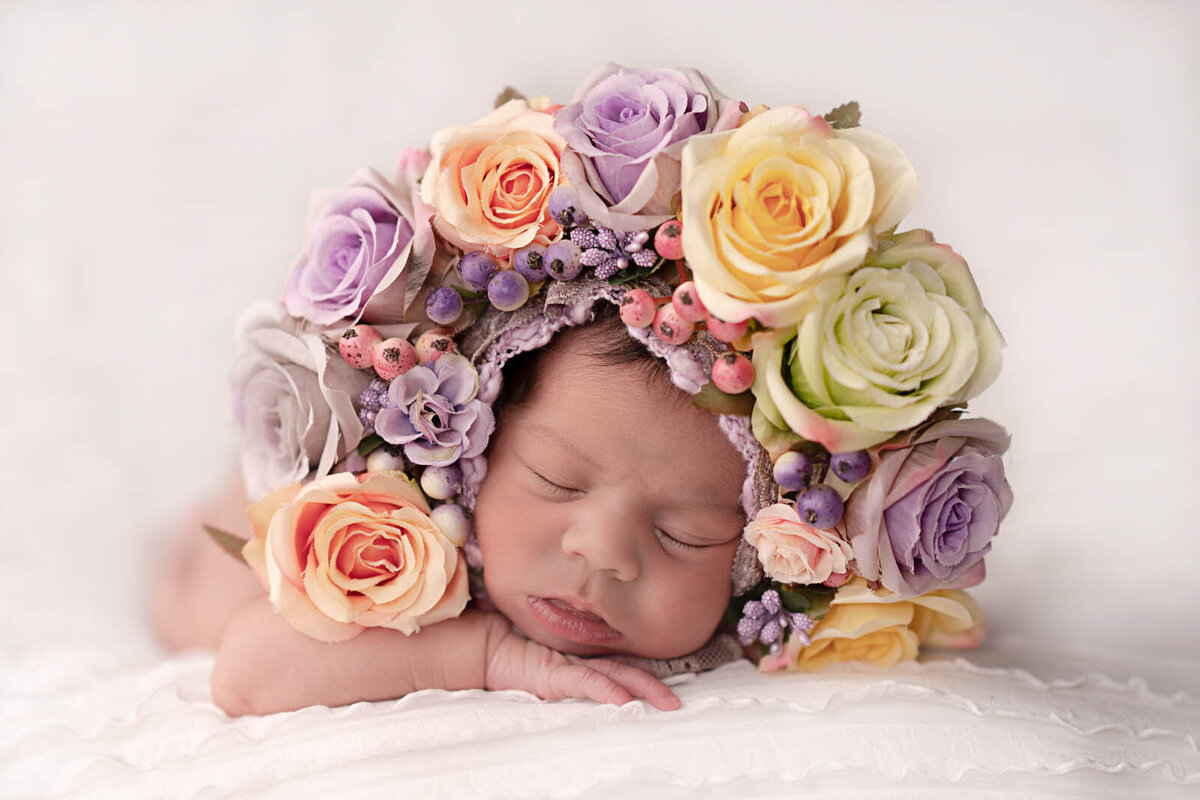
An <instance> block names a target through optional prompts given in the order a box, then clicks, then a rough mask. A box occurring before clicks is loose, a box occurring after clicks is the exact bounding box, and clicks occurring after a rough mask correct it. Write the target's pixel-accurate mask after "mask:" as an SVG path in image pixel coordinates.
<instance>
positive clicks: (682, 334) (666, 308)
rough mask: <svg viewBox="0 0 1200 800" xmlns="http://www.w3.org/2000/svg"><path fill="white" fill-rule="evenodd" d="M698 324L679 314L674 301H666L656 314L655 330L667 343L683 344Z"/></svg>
mask: <svg viewBox="0 0 1200 800" xmlns="http://www.w3.org/2000/svg"><path fill="white" fill-rule="evenodd" d="M695 330H696V326H695V325H694V324H692V323H691V322H688V321H687V320H686V319H684V318H683V317H681V316H679V312H678V311H676V310H675V306H674V304H672V303H664V304H663V305H662V306H660V307H659V309H658V312H657V313H656V314H655V315H654V332H655V333H656V334H658V338H660V339H662V340H663V341H664V342H666V343H667V344H683V343H684V342H686V341H687V340H688V337H690V336H691V335H692V333H693V332H694V331H695Z"/></svg>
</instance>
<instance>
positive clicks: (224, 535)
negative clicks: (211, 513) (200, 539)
mask: <svg viewBox="0 0 1200 800" xmlns="http://www.w3.org/2000/svg"><path fill="white" fill-rule="evenodd" d="M200 527H202V528H204V531H205V532H206V533H207V534H208V535H209V536H211V537H212V539H213V541H214V542H216V543H217V544H219V545H220V546H221V549H222V550H224V551H225V552H226V553H229V555H231V556H233V557H234V558H236V559H237V560H238V561H241V562H242V563H245V561H246V560H245V559H244V558H243V557H242V548H243V547H245V546H246V542H248V541H249V539H243V538H242V537H240V536H235V535H234V534H232V533H230V532H229V531H223V530H221V529H220V528H214V527H213V526H212V525H201V526H200Z"/></svg>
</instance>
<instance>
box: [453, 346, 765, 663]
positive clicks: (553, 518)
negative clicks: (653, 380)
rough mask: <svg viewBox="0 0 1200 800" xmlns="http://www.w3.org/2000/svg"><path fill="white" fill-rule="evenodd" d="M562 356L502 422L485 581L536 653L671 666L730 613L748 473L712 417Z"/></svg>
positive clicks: (490, 484)
mask: <svg viewBox="0 0 1200 800" xmlns="http://www.w3.org/2000/svg"><path fill="white" fill-rule="evenodd" d="M581 349H584V348H580V347H579V346H578V344H577V343H574V342H571V343H563V344H562V345H561V346H560V347H559V348H557V350H556V351H555V352H554V353H552V354H548V355H547V357H545V358H543V360H542V362H541V363H540V364H539V374H538V376H537V377H536V379H535V383H536V385H535V386H534V388H533V391H532V394H531V396H530V397H529V398H528V400H527V401H526V402H525V403H524V404H523V405H521V406H519V407H514V408H510V409H508V410H507V411H506V412H504V413H503V417H502V421H501V424H500V425H499V426H498V429H497V432H496V434H495V435H494V438H493V440H492V445H491V448H490V450H489V451H488V472H487V476H486V478H485V479H484V482H483V486H482V487H481V490H480V493H479V498H478V501H477V503H476V507H475V527H476V534H477V536H478V539H479V545H480V548H481V549H482V551H483V561H484V570H483V575H484V581H485V584H486V586H487V591H488V594H489V596H490V598H491V600H492V602H493V603H495V605H496V606H497V608H499V610H500V611H501V612H502V613H503V614H504V615H505V616H507V617H508V618H509V619H510V620H512V621H513V622H514V623H516V625H517V626H518V627H519V628H520V629H521V630H522V631H523V632H524V633H525V634H526V635H527V636H529V638H531V639H533V640H534V641H537V642H540V643H541V644H544V645H547V646H548V647H552V648H554V649H556V650H559V651H562V652H566V653H573V654H576V655H600V654H604V653H630V654H634V655H640V656H646V657H650V658H673V657H677V656H681V655H685V654H687V653H690V652H692V651H694V650H696V649H698V648H699V647H701V646H702V645H704V644H705V643H706V642H707V641H708V639H709V638H710V637H711V636H712V634H713V632H714V630H715V629H716V626H717V624H718V622H719V621H720V618H721V614H722V612H723V611H724V610H725V607H726V605H727V604H728V602H729V596H730V589H731V586H730V569H731V567H732V563H733V556H734V552H735V551H736V550H737V546H738V541H739V539H740V536H741V531H742V526H743V524H744V517H743V515H742V512H741V510H740V505H739V497H740V489H741V484H742V480H743V478H744V471H745V465H744V462H743V461H742V458H741V456H740V455H738V453H737V452H736V451H735V450H734V449H733V446H732V445H731V444H730V443H729V441H728V440H727V439H726V438H725V436H724V434H722V433H721V432H720V430H718V428H717V425H716V420H715V417H713V416H712V415H710V414H708V413H706V412H704V411H701V410H699V409H697V408H695V407H693V406H691V405H690V404H688V403H684V402H679V401H678V400H677V399H674V398H667V397H664V396H662V394H663V393H662V392H659V391H652V390H651V389H649V388H648V387H647V385H646V378H645V377H644V376H643V375H641V374H640V373H639V371H638V370H635V369H631V368H630V367H629V366H608V365H605V364H603V363H602V362H600V361H598V360H597V359H595V358H594V357H593V356H589V355H586V354H585V353H581V352H578V351H579V350H581Z"/></svg>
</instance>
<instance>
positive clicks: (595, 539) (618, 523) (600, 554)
mask: <svg viewBox="0 0 1200 800" xmlns="http://www.w3.org/2000/svg"><path fill="white" fill-rule="evenodd" d="M637 534H638V528H637V527H636V524H634V523H633V522H632V521H630V520H629V519H628V518H627V515H608V514H602V513H587V514H582V515H581V516H580V517H579V518H578V519H577V520H575V522H574V524H572V525H571V526H570V527H569V528H568V529H567V531H566V533H564V534H563V538H562V548H563V552H564V553H566V554H567V555H569V556H579V557H580V558H582V559H583V560H584V561H586V562H587V565H588V568H589V569H590V570H593V571H596V572H604V573H608V574H610V575H612V577H614V578H616V579H617V580H619V581H624V582H629V581H633V580H636V579H637V577H638V575H640V574H641V567H642V565H641V552H640V548H639V541H638V535H637Z"/></svg>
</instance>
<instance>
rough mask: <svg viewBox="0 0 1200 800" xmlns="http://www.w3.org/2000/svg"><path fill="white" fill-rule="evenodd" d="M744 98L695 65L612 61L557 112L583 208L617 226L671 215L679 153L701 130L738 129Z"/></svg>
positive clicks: (566, 164) (566, 166)
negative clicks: (636, 65)
mask: <svg viewBox="0 0 1200 800" xmlns="http://www.w3.org/2000/svg"><path fill="white" fill-rule="evenodd" d="M740 118H741V111H740V109H739V107H738V104H737V103H735V102H733V101H731V100H729V99H728V98H726V97H724V96H723V95H721V94H720V93H719V92H717V90H716V89H715V88H714V87H713V85H712V82H711V81H709V79H708V78H706V77H705V76H704V75H702V74H701V73H699V72H697V71H696V70H694V69H628V68H625V67H621V66H618V65H617V64H611V63H610V64H605V65H604V66H602V67H600V68H599V69H597V70H596V71H595V72H593V73H592V74H591V75H589V76H588V79H587V80H586V81H585V82H584V84H583V86H581V87H580V88H579V89H578V91H576V92H575V96H574V97H573V98H572V99H571V103H570V104H569V105H567V106H565V107H564V108H562V109H560V110H559V111H558V113H557V115H556V116H555V121H554V131H555V133H557V134H558V135H560V136H562V137H563V138H564V139H566V140H567V144H568V149H567V150H566V151H564V152H563V157H562V168H563V174H564V175H565V176H566V178H567V180H568V181H569V182H570V183H571V185H572V186H573V187H574V188H575V191H576V192H577V194H578V197H579V204H580V206H581V207H582V210H583V211H584V212H585V213H586V214H587V215H588V216H589V217H591V218H592V219H593V220H594V221H596V222H597V223H599V224H601V225H604V226H607V227H609V228H615V229H617V230H626V231H628V230H644V229H646V228H650V227H653V226H655V225H659V224H661V223H663V222H666V221H667V220H668V219H670V218H671V217H672V216H673V214H672V213H671V200H672V198H673V197H674V195H675V193H676V192H678V191H679V172H680V166H679V162H680V154H681V153H682V151H683V145H684V142H685V140H686V139H687V138H688V137H689V136H692V135H694V134H697V133H714V132H717V131H723V130H729V129H732V128H736V127H737V124H738V120H739V119H740Z"/></svg>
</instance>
